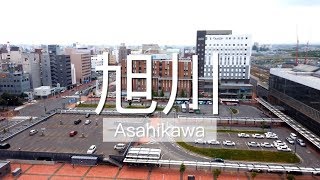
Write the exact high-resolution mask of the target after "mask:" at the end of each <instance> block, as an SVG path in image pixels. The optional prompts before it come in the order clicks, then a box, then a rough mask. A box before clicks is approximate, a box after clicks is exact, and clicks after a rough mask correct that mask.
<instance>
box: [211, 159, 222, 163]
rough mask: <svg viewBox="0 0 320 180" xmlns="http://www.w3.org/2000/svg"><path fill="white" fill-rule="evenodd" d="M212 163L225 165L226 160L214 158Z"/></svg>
mask: <svg viewBox="0 0 320 180" xmlns="http://www.w3.org/2000/svg"><path fill="white" fill-rule="evenodd" d="M211 162H219V163H224V160H223V159H221V158H214V159H212V160H211Z"/></svg>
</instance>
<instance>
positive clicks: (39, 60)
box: [1, 47, 51, 89]
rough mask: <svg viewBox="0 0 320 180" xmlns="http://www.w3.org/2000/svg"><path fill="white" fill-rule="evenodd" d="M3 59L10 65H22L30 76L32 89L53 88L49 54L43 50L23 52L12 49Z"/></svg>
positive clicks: (3, 55) (4, 54)
mask: <svg viewBox="0 0 320 180" xmlns="http://www.w3.org/2000/svg"><path fill="white" fill-rule="evenodd" d="M1 56H2V58H3V59H5V60H6V61H7V62H8V63H14V64H17V65H18V64H22V67H23V72H24V73H27V74H29V76H30V77H29V80H30V87H31V88H32V89H33V88H37V87H40V86H42V85H47V86H51V70H50V60H49V54H47V53H43V52H42V50H41V49H35V52H21V51H20V49H19V48H14V47H11V48H10V51H6V52H5V53H2V55H1Z"/></svg>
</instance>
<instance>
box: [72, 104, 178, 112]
mask: <svg viewBox="0 0 320 180" xmlns="http://www.w3.org/2000/svg"><path fill="white" fill-rule="evenodd" d="M97 106H98V105H97V104H79V105H77V107H79V108H96V107H97ZM104 108H116V105H115V104H105V105H104ZM126 108H130V109H144V108H147V107H145V106H142V105H141V106H140V105H131V106H126ZM172 108H174V109H176V110H177V109H178V107H177V106H173V107H172ZM163 110H164V107H160V106H157V108H156V111H163Z"/></svg>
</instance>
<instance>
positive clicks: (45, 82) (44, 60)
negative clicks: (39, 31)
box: [35, 49, 52, 87]
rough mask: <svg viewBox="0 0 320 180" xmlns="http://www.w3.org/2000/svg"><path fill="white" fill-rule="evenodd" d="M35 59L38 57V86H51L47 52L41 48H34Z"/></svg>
mask: <svg viewBox="0 0 320 180" xmlns="http://www.w3.org/2000/svg"><path fill="white" fill-rule="evenodd" d="M35 56H36V59H39V65H40V86H50V87H51V86H52V81H51V66H50V57H49V54H48V53H44V52H43V50H42V49H35Z"/></svg>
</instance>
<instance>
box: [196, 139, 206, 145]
mask: <svg viewBox="0 0 320 180" xmlns="http://www.w3.org/2000/svg"><path fill="white" fill-rule="evenodd" d="M194 142H195V143H196V144H206V143H207V142H206V141H205V140H203V139H196V140H195V141H194Z"/></svg>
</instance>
